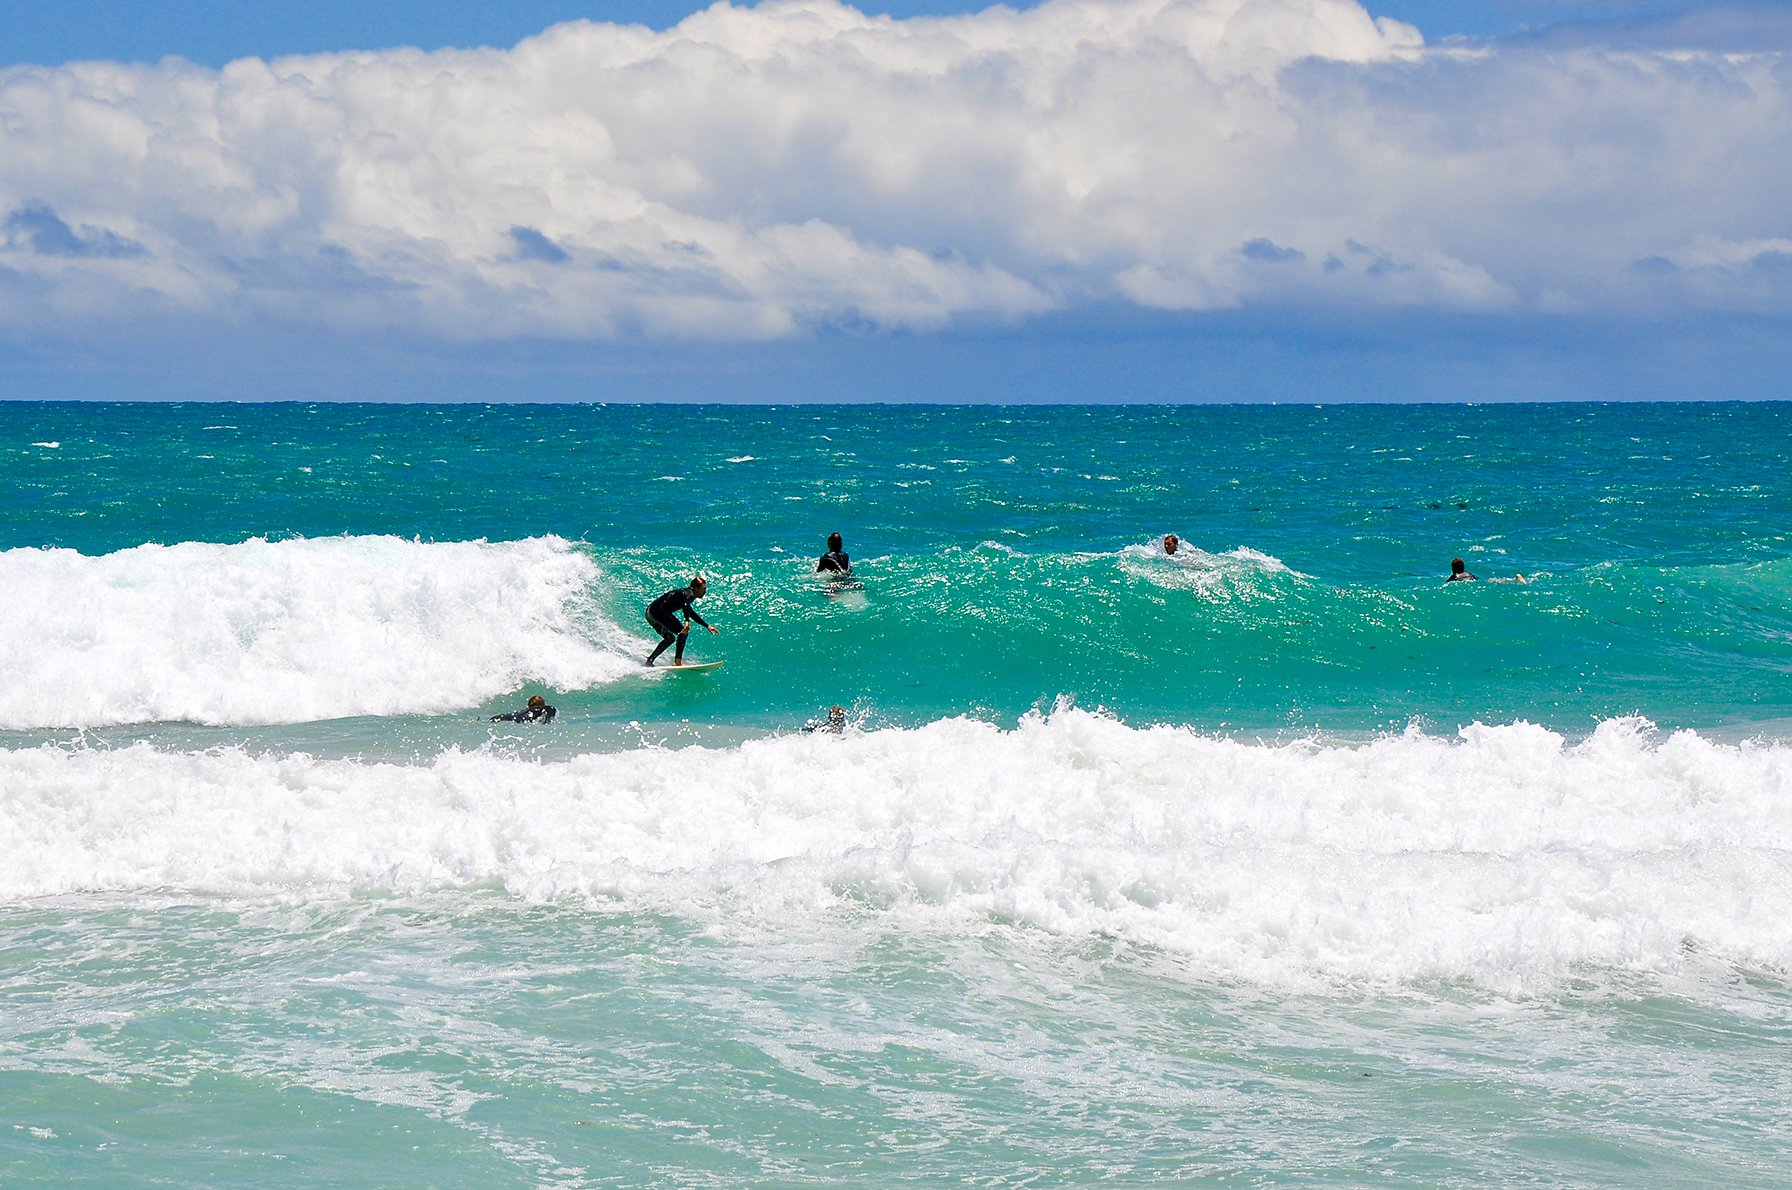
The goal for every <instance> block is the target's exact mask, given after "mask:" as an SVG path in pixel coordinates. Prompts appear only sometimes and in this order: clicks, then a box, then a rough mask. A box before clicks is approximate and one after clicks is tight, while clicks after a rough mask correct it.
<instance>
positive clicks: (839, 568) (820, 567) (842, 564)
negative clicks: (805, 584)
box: [815, 550, 852, 574]
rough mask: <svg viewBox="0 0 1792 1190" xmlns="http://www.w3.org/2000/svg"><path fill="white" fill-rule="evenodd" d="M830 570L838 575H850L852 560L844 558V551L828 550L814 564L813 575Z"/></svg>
mask: <svg viewBox="0 0 1792 1190" xmlns="http://www.w3.org/2000/svg"><path fill="white" fill-rule="evenodd" d="M824 570H832V571H834V572H836V573H838V574H851V573H852V559H851V558H848V557H847V556H846V551H845V550H829V551H828V552H827V553H825V554H823V555H822V556H821V558H820V559H819V560H818V561H817V562H816V563H815V573H817V574H820V573H821V572H822V571H824Z"/></svg>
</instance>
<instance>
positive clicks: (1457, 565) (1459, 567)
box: [1450, 558, 1468, 574]
mask: <svg viewBox="0 0 1792 1190" xmlns="http://www.w3.org/2000/svg"><path fill="white" fill-rule="evenodd" d="M1467 569H1468V563H1467V562H1464V561H1463V560H1462V559H1461V558H1451V559H1450V573H1451V574H1461V573H1462V572H1463V571H1465V570H1467Z"/></svg>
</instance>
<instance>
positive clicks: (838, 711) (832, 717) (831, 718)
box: [828, 707, 846, 723]
mask: <svg viewBox="0 0 1792 1190" xmlns="http://www.w3.org/2000/svg"><path fill="white" fill-rule="evenodd" d="M828 722H829V723H845V722H846V708H845V707H829V708H828Z"/></svg>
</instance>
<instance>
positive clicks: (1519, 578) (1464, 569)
mask: <svg viewBox="0 0 1792 1190" xmlns="http://www.w3.org/2000/svg"><path fill="white" fill-rule="evenodd" d="M1480 581H1481V576H1480V575H1478V574H1471V573H1469V569H1468V566H1467V564H1466V563H1464V562H1463V560H1462V559H1461V558H1451V559H1450V577H1449V578H1447V579H1445V580H1444V582H1446V583H1478V582H1480ZM1492 581H1493V582H1496V583H1528V582H1530V581H1531V580H1530V579H1528V578H1526V577H1525V576H1524V575H1522V574H1515V575H1513V576H1512V577H1511V578H1496V579H1493V580H1492Z"/></svg>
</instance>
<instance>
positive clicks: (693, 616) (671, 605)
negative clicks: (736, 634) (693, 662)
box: [647, 575, 720, 665]
mask: <svg viewBox="0 0 1792 1190" xmlns="http://www.w3.org/2000/svg"><path fill="white" fill-rule="evenodd" d="M707 590H709V584H708V583H706V582H704V581H703V576H702V575H698V576H697V577H696V578H694V579H692V580H691V585H690V586H688V587H680V588H678V590H676V591H667V592H666V593H665V594H664V595H661V596H660V597H659V598H658V599H656V600H654V601H653V602H652V603H650V604H648V605H647V622H648V623H649V624H650V625H652V626H653V630H654V631H655V632H657V633H659V634H660V643H659V647H658V648H656V649H654V651H653V652H651V653H649V654H647V664H649V665H652V664H653V659H654V658H655V657H658V656H659V655H660V654H661V653H664V652H665V651H666V646H667V645H669V644H671V643H672V642H673V641H677V642H678V648H676V649H674V650H673V652H672V664H673V665H683V664H684V642H685V637H686V636H687V635H688V634H689V633H690V631H691V621H692V620H695V621H697V623H699V624H701V625H703V626H704V627H705V628H708V629H709V630H710V632H711V633H712V634H713V633H715V632H718V631H720V630H719V629H717V628H714V627H712V626H711V625H710V623H709V622H708V621H707V620H705V619H704V618H703V617H702V616H700V615H698V614H697V609H696V608H695V607H692V606H691V605H692V604H693V603H695V602H696V601H697V600H699V599H701V598H703V593H704V592H705V591H707ZM679 612H683V613H684V623H683V624H680V623H679V622H678V613H679Z"/></svg>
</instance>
